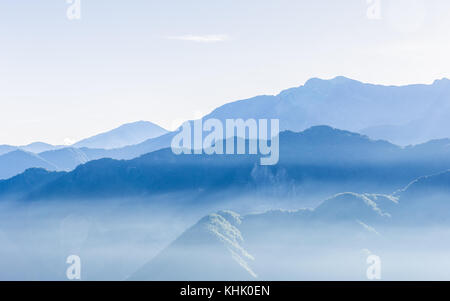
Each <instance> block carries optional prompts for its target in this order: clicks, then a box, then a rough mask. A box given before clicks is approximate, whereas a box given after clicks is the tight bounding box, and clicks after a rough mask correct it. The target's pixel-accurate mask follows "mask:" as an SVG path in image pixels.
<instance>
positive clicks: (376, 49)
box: [0, 0, 450, 145]
mask: <svg viewBox="0 0 450 301" xmlns="http://www.w3.org/2000/svg"><path fill="white" fill-rule="evenodd" d="M372 1H375V0H372ZM341 2H342V3H341ZM369 2H370V1H369ZM380 3H381V10H380V12H381V15H380V17H381V19H370V18H368V16H367V10H368V8H369V7H370V6H371V5H373V3H372V4H368V1H367V0H345V1H335V0H315V1H304V0H244V1H243V0H240V1H237V0H228V1H225V0H221V1H219V0H208V1H206V0H190V1H186V0H177V1H174V0H166V1H152V0H151V1H148V0H147V1H144V0H133V1H107V0H81V19H80V20H72V21H70V20H68V19H67V16H66V10H67V8H68V7H69V4H67V3H66V1H65V0H46V1H44V0H41V1H35V0H15V1H13V0H6V1H2V2H0V101H1V110H0V126H1V128H2V131H0V144H13V145H22V144H27V143H30V142H34V141H44V142H48V143H52V144H63V143H65V142H68V141H76V140H79V139H82V138H85V137H88V136H91V135H94V134H97V133H99V132H102V131H106V130H109V129H112V128H114V127H117V126H119V125H121V124H123V123H126V122H133V121H137V120H148V121H152V122H155V123H157V124H159V125H161V126H163V127H165V128H167V129H173V128H174V127H176V126H178V125H179V124H180V123H181V122H182V121H183V120H186V119H193V118H197V117H200V116H201V115H203V114H207V113H209V112H210V111H211V110H212V109H214V108H215V107H218V106H220V105H222V104H224V103H226V102H230V101H234V100H238V99H244V98H248V97H252V96H256V95H260V94H277V93H279V92H280V91H281V90H284V89H287V88H290V87H294V86H299V85H302V84H303V83H304V82H305V81H306V80H307V79H309V78H311V77H321V78H332V77H335V76H337V75H343V76H347V77H350V78H354V79H358V80H361V81H364V82H371V83H379V84H389V85H403V84H410V83H432V82H433V81H434V80H435V79H439V78H443V77H450V56H449V55H448V54H449V53H450V32H449V30H448V28H450V18H448V16H449V14H450V3H449V1H447V0H427V1H422V0H381V1H380Z"/></svg>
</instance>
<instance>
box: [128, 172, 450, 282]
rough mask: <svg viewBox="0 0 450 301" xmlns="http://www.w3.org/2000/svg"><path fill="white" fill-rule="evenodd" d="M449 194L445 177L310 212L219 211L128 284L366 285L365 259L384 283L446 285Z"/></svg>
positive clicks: (352, 196)
mask: <svg viewBox="0 0 450 301" xmlns="http://www.w3.org/2000/svg"><path fill="white" fill-rule="evenodd" d="M449 187H450V172H445V173H442V174H438V175H435V176H429V177H423V178H420V179H418V180H416V181H414V182H413V183H411V184H410V185H408V187H407V188H405V189H404V190H401V191H399V192H398V193H396V194H395V195H376V194H356V193H341V194H338V195H336V196H334V197H332V198H330V199H328V200H326V201H324V202H323V203H321V204H320V205H319V206H318V207H317V208H315V209H314V210H309V209H304V210H297V211H280V210H275V211H269V212H265V213H260V214H249V215H239V214H237V213H234V212H231V211H220V212H218V213H215V214H210V215H208V216H206V217H204V218H203V219H201V220H200V221H199V222H198V223H197V224H196V225H194V226H193V227H191V228H189V229H188V230H187V231H185V232H184V233H183V234H182V235H180V236H179V237H178V238H177V239H176V240H175V241H174V242H173V243H171V244H170V245H169V246H168V247H167V248H166V249H164V250H163V251H162V252H161V253H160V254H159V255H157V256H156V257H154V258H153V259H152V260H150V261H149V262H148V263H147V264H145V265H144V266H143V267H141V268H140V269H138V271H137V272H135V273H134V274H133V275H132V276H131V277H130V278H129V279H130V280H184V281H186V280H344V279H345V280H365V279H367V278H366V277H367V276H366V271H367V270H368V267H369V265H368V264H370V263H371V262H368V261H367V260H368V258H370V257H369V256H370V255H375V256H377V257H378V258H379V259H380V268H382V269H381V271H382V279H384V280H399V279H403V280H405V279H409V280H413V279H421V280H438V279H445V277H446V275H447V273H448V269H449V268H450V264H449V263H448V260H445V258H446V254H448V252H449V251H450V243H448V239H449V238H450V234H449V229H450V216H449V215H448V212H449V209H450V202H449V200H450V188H449ZM381 271H380V272H381ZM380 276H381V275H380Z"/></svg>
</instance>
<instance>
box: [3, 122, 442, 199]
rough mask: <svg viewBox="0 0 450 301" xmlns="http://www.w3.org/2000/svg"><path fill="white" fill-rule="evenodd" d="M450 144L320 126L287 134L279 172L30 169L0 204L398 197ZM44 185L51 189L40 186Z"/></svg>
mask: <svg viewBox="0 0 450 301" xmlns="http://www.w3.org/2000/svg"><path fill="white" fill-rule="evenodd" d="M247 143H248V141H247ZM449 144H450V141H449V140H439V141H431V142H429V143H426V144H420V145H416V146H411V147H406V148H402V147H399V146H396V145H393V144H391V143H389V142H386V141H382V140H378V141H376V140H371V139H369V138H368V137H366V136H362V135H360V134H357V133H351V132H348V131H342V130H338V129H333V128H331V127H328V126H317V127H313V128H310V129H308V130H305V131H303V132H300V133H294V132H290V131H285V132H282V133H280V161H279V163H278V164H277V165H276V166H260V165H259V163H258V162H259V161H258V160H259V156H257V155H180V156H177V155H175V154H173V152H172V150H171V149H170V148H169V149H162V150H158V151H155V152H152V153H149V154H146V155H143V156H140V157H138V158H136V159H132V160H113V159H100V160H94V161H89V162H87V163H85V164H83V165H80V166H78V167H77V168H76V169H75V170H73V171H71V172H49V171H41V170H40V171H37V170H36V169H30V170H27V171H26V172H25V173H24V174H23V175H19V176H16V177H13V178H11V179H8V180H3V181H0V199H5V198H10V196H11V194H14V195H16V192H17V190H18V189H17V188H16V187H21V189H20V191H21V195H20V196H17V195H16V197H17V198H20V199H23V200H36V199H77V198H83V199H96V198H99V199H105V198H129V197H136V198H141V197H145V196H149V195H157V194H164V193H168V192H172V191H186V192H189V191H190V192H198V191H202V193H203V194H204V195H205V197H209V196H210V195H211V194H212V193H218V192H223V193H225V192H227V191H240V192H241V193H243V194H246V193H249V194H251V195H254V194H262V195H264V196H265V197H269V196H272V195H273V196H274V197H279V196H283V197H289V198H294V199H295V198H298V197H299V196H302V197H304V198H316V199H318V198H322V197H325V196H327V195H331V194H334V193H338V192H341V191H353V192H357V193H363V192H367V191H373V192H378V193H391V192H392V191H394V190H397V189H399V188H401V187H404V186H405V185H407V184H408V183H409V182H411V181H413V180H414V179H417V178H419V177H421V176H423V175H429V174H434V173H438V172H441V171H443V170H446V169H450V156H449V152H450V148H449V147H448V146H449ZM74 151H75V150H74ZM44 168H45V166H44ZM24 175H25V178H27V179H28V180H27V181H29V180H30V179H33V180H32V181H31V182H32V183H33V184H32V185H28V186H27V185H26V183H24ZM49 177H50V178H52V181H50V182H47V179H48V178H49ZM41 182H42V183H45V185H36V183H41ZM200 200H201V198H200Z"/></svg>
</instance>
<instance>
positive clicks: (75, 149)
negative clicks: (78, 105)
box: [0, 121, 168, 179]
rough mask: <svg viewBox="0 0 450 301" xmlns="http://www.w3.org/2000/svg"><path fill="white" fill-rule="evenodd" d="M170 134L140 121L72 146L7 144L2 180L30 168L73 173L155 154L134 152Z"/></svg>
mask: <svg viewBox="0 0 450 301" xmlns="http://www.w3.org/2000/svg"><path fill="white" fill-rule="evenodd" d="M166 133H168V132H167V131H166V130H164V129H163V128H161V127H159V126H157V125H155V124H153V123H151V122H147V121H138V122H135V123H129V124H125V125H122V126H120V127H118V128H116V129H113V130H111V131H109V132H106V133H102V134H99V135H96V136H93V137H90V138H87V139H83V140H81V141H79V142H77V143H75V144H73V145H71V146H53V145H50V144H46V143H42V142H37V143H32V144H29V145H26V146H20V147H15V146H9V145H3V146H0V179H7V178H10V177H13V176H15V175H17V174H19V173H22V172H24V171H25V170H26V169H29V168H45V169H47V170H49V171H71V170H73V169H74V168H75V167H77V166H78V165H80V164H84V163H86V162H88V161H90V160H95V159H100V158H105V157H112V158H117V159H131V158H134V157H137V156H139V155H141V154H144V153H146V152H147V151H148V152H149V151H152V149H151V148H147V149H145V150H143V152H141V153H140V152H137V153H136V152H133V149H140V148H141V147H140V143H142V142H145V141H148V140H150V141H151V140H153V139H154V138H157V137H159V136H161V135H164V134H166ZM144 145H146V144H145V143H144ZM130 146H131V147H130ZM88 147H91V148H88ZM95 147H97V148H95ZM135 154H136V155H135Z"/></svg>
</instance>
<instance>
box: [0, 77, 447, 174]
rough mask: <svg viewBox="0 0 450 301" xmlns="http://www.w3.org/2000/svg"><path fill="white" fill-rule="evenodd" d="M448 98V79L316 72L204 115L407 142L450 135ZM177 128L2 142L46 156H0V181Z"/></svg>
mask: <svg viewBox="0 0 450 301" xmlns="http://www.w3.org/2000/svg"><path fill="white" fill-rule="evenodd" d="M449 97H450V80H448V79H442V80H436V81H435V82H434V83H433V84H431V85H408V86H382V85H373V84H366V83H362V82H359V81H356V80H352V79H348V78H345V77H342V76H340V77H336V78H333V79H331V80H322V79H318V78H313V79H310V80H308V81H307V82H306V83H305V84H304V85H303V86H300V87H297V88H291V89H288V90H285V91H282V92H281V93H279V94H278V95H275V96H257V97H254V98H250V99H246V100H240V101H235V102H231V103H228V104H225V105H223V106H221V107H219V108H217V109H215V110H214V111H212V112H211V113H210V114H208V115H206V116H204V117H203V119H204V120H206V119H208V118H216V119H219V120H222V121H224V120H225V119H227V118H232V119H237V118H243V119H248V118H254V119H262V118H265V119H272V118H278V119H279V120H280V127H281V130H282V131H286V130H289V131H294V132H298V131H303V130H305V129H308V128H310V127H313V126H318V125H328V126H331V127H335V128H339V129H342V130H348V131H351V132H355V133H361V134H363V135H367V136H368V137H370V138H372V139H375V140H386V141H389V142H391V143H393V144H396V145H400V146H406V145H415V144H422V143H425V142H427V141H429V140H436V139H444V138H448V137H449V136H450V134H448V133H447V129H448V128H450V121H449V120H450V99H449ZM405 112H407V113H405ZM175 134H176V132H167V131H166V130H164V129H162V128H161V127H159V126H157V125H155V124H153V123H151V122H144V121H141V122H136V123H132V124H126V125H123V126H121V127H119V128H117V129H114V130H112V131H110V132H107V133H103V134H99V135H96V136H94V137H91V138H87V139H84V140H81V141H79V142H77V143H75V144H73V145H71V146H69V147H61V146H51V145H47V144H43V143H35V144H31V145H28V146H23V147H14V146H8V145H3V146H0V157H1V155H4V154H6V153H8V152H11V151H14V150H18V149H20V150H23V151H25V152H28V153H29V152H31V153H35V154H38V155H39V157H38V158H36V157H35V156H34V158H31V156H32V154H28V155H27V154H24V153H21V154H20V155H19V154H16V156H10V158H9V159H10V160H11V161H8V159H5V160H1V158H0V162H10V163H9V164H7V165H0V179H6V178H9V177H12V176H14V175H17V174H19V173H21V172H23V171H24V170H25V169H26V168H33V167H44V168H49V170H56V171H70V170H73V169H74V168H75V167H77V166H78V165H80V164H84V163H85V162H87V161H91V160H96V159H101V158H112V159H117V160H122V159H125V160H129V159H133V158H137V157H139V156H141V155H144V154H147V153H150V152H153V151H156V150H159V149H163V148H167V147H169V146H170V142H171V140H172V137H173V136H174V135H175ZM75 149H77V150H75ZM41 157H42V158H41ZM40 159H42V160H40ZM43 161H46V162H43ZM49 165H50V166H51V167H49Z"/></svg>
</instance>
